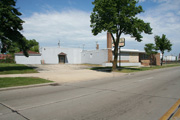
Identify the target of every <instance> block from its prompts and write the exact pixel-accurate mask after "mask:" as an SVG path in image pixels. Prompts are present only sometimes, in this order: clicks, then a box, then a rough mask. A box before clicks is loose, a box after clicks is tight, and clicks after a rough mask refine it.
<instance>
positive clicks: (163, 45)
mask: <svg viewBox="0 0 180 120" xmlns="http://www.w3.org/2000/svg"><path fill="white" fill-rule="evenodd" d="M154 41H155V44H156V50H160V51H161V53H162V58H161V66H162V64H163V56H164V52H165V51H166V50H167V51H168V52H170V51H171V49H172V48H171V47H172V44H171V42H170V40H168V39H167V38H166V35H164V34H163V35H162V37H160V36H158V35H156V36H155V37H154Z"/></svg>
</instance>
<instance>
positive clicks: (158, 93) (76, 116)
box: [0, 67, 180, 120]
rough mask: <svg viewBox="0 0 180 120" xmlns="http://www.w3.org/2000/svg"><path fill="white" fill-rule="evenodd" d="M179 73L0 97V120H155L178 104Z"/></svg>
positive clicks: (21, 91) (170, 71) (139, 75)
mask: <svg viewBox="0 0 180 120" xmlns="http://www.w3.org/2000/svg"><path fill="white" fill-rule="evenodd" d="M179 91H180V67H174V68H168V69H161V70H153V71H146V72H139V73H131V74H127V75H124V76H122V77H119V78H117V77H112V78H111V79H109V78H108V79H103V80H89V81H84V82H76V83H68V84H62V85H58V86H43V87H35V88H26V89H17V90H8V91H1V92H0V120H157V119H159V118H160V117H161V116H162V115H163V114H164V113H166V111H168V109H169V108H170V107H171V106H172V105H173V104H174V103H176V101H177V100H178V99H179V98H180V92H179Z"/></svg>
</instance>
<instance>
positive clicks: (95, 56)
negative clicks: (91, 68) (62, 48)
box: [81, 49, 108, 64]
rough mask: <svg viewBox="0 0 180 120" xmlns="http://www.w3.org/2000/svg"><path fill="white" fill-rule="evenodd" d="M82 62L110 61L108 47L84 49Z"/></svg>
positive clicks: (100, 62) (98, 62)
mask: <svg viewBox="0 0 180 120" xmlns="http://www.w3.org/2000/svg"><path fill="white" fill-rule="evenodd" d="M81 58H82V63H88V64H102V63H104V62H107V61H108V49H101V50H91V51H82V54H81Z"/></svg>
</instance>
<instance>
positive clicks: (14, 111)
mask: <svg viewBox="0 0 180 120" xmlns="http://www.w3.org/2000/svg"><path fill="white" fill-rule="evenodd" d="M0 104H1V105H2V106H4V107H6V108H8V109H10V110H11V111H12V112H13V113H16V114H18V115H19V116H21V117H23V118H24V119H26V120H30V119H29V118H27V117H25V116H24V115H22V114H21V113H19V112H18V111H17V110H15V109H14V108H12V107H10V106H8V105H6V104H4V103H0ZM7 114H9V113H7Z"/></svg>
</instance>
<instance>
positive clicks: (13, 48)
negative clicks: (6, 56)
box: [1, 37, 39, 54]
mask: <svg viewBox="0 0 180 120" xmlns="http://www.w3.org/2000/svg"><path fill="white" fill-rule="evenodd" d="M23 40H24V41H25V44H26V46H27V50H31V51H34V52H39V43H38V42H37V41H36V40H35V39H32V40H27V39H26V38H25V37H24V38H23ZM20 51H23V49H22V47H21V46H20V45H19V44H17V43H15V42H8V43H6V47H4V48H2V50H1V52H2V53H7V52H8V53H11V54H14V53H17V52H20Z"/></svg>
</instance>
